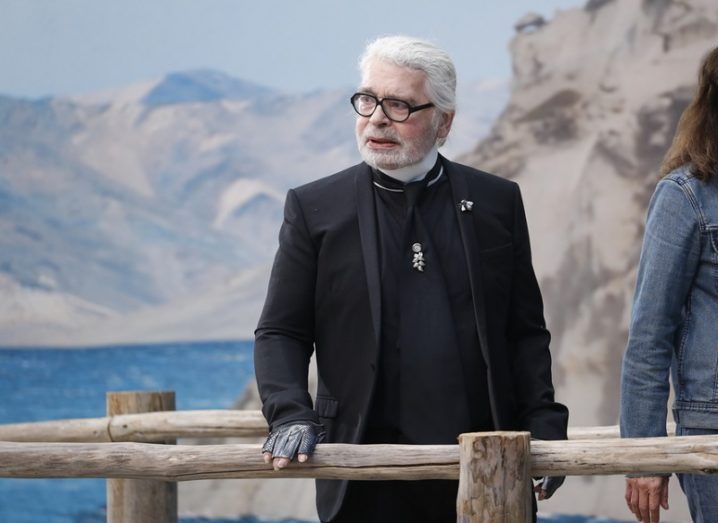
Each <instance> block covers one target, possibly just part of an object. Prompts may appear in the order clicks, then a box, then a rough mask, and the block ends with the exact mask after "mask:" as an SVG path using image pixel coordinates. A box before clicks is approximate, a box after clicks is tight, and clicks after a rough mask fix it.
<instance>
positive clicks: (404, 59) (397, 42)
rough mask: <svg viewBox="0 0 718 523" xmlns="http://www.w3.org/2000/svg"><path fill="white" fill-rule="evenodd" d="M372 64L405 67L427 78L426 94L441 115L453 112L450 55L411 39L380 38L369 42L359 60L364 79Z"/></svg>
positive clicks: (454, 97)
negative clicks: (376, 62) (377, 61)
mask: <svg viewBox="0 0 718 523" xmlns="http://www.w3.org/2000/svg"><path fill="white" fill-rule="evenodd" d="M374 60H380V61H385V62H390V63H393V64H394V65H398V66H402V67H408V68H410V69H415V70H418V71H423V72H424V74H426V94H427V96H428V97H429V100H431V101H432V102H433V104H434V105H435V106H436V107H437V108H438V109H439V111H441V112H442V113H453V112H454V111H455V110H456V68H455V67H454V62H453V61H452V60H451V57H450V56H449V54H448V53H447V52H446V51H444V50H442V49H439V48H438V47H436V46H435V45H434V44H432V43H431V42H427V41H425V40H420V39H419V38H413V37H410V36H383V37H380V38H377V39H376V40H374V41H373V42H370V43H369V44H368V45H367V46H366V48H365V49H364V53H363V54H362V56H361V57H360V58H359V70H360V71H361V74H362V76H366V72H367V69H368V67H369V64H371V62H372V61H374Z"/></svg>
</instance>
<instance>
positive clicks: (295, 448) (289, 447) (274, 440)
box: [262, 421, 326, 460]
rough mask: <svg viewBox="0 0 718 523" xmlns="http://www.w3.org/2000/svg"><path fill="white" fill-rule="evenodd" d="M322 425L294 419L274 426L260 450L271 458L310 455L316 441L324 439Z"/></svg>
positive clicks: (324, 433) (324, 434)
mask: <svg viewBox="0 0 718 523" xmlns="http://www.w3.org/2000/svg"><path fill="white" fill-rule="evenodd" d="M325 437H326V432H325V431H324V427H323V426H322V425H320V424H318V423H313V422H311V421H295V422H289V423H286V424H284V425H280V426H278V427H276V428H275V429H274V430H273V431H272V432H271V433H270V434H269V437H268V438H267V441H265V442H264V446H262V452H263V453H264V452H269V453H271V454H272V457H273V458H289V459H290V460H293V459H294V458H295V457H297V454H307V455H311V454H312V453H313V452H314V447H316V445H317V443H321V442H322V441H324V438H325Z"/></svg>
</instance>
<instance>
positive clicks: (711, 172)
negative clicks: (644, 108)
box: [661, 47, 718, 181]
mask: <svg viewBox="0 0 718 523" xmlns="http://www.w3.org/2000/svg"><path fill="white" fill-rule="evenodd" d="M684 164H691V168H692V169H691V171H692V172H693V174H694V175H695V176H696V178H699V179H701V180H703V181H707V180H709V179H710V178H711V177H712V176H716V175H718V47H716V48H715V49H713V50H712V51H711V52H710V53H708V56H706V57H705V59H704V60H703V64H702V65H701V70H700V73H699V75H698V89H697V90H696V94H695V96H694V97H693V100H691V103H690V104H688V107H687V108H686V110H685V111H684V112H683V115H682V116H681V119H680V121H679V122H678V128H677V129H676V135H675V136H674V137H673V143H672V144H671V148H670V149H668V152H667V153H666V156H665V158H664V159H663V165H662V166H661V175H664V176H665V175H666V174H668V173H669V172H671V171H672V170H674V169H676V168H678V167H680V166H681V165H684Z"/></svg>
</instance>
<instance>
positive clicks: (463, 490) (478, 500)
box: [456, 432, 533, 523]
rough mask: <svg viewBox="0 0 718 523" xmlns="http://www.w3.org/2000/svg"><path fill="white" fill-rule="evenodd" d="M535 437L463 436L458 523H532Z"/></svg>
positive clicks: (506, 434)
mask: <svg viewBox="0 0 718 523" xmlns="http://www.w3.org/2000/svg"><path fill="white" fill-rule="evenodd" d="M530 440H531V434H529V433H528V432H474V433H468V434H462V435H461V436H459V459H460V471H459V494H458V497H457V499H456V521H457V523H503V522H505V521H511V522H516V523H521V522H530V521H531V520H532V515H533V509H532V507H531V496H530V495H529V493H530V492H531V479H530V476H529V457H530V443H529V442H530Z"/></svg>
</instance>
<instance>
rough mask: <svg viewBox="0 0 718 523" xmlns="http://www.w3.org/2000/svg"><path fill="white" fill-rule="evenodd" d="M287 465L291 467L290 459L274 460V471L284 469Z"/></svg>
mask: <svg viewBox="0 0 718 523" xmlns="http://www.w3.org/2000/svg"><path fill="white" fill-rule="evenodd" d="M287 465H289V458H274V462H273V466H274V470H279V469H283V468H284V467H286V466H287Z"/></svg>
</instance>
